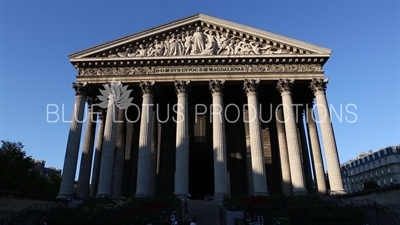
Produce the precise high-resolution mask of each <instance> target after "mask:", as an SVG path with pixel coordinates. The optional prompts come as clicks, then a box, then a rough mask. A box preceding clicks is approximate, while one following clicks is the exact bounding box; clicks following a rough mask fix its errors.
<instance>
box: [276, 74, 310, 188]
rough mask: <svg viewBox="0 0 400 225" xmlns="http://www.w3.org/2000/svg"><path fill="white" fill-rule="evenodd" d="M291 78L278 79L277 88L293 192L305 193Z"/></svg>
mask: <svg viewBox="0 0 400 225" xmlns="http://www.w3.org/2000/svg"><path fill="white" fill-rule="evenodd" d="M292 85H293V80H289V79H285V80H284V79H280V80H279V81H278V85H277V88H278V90H279V92H280V93H281V96H282V107H283V115H284V121H285V132H286V141H287V148H288V153H289V164H290V174H291V177H292V191H293V194H307V191H306V188H305V183H304V173H303V167H302V165H301V152H300V150H301V148H300V142H299V138H298V135H297V128H296V119H295V115H294V110H293V102H292V93H291V89H292Z"/></svg>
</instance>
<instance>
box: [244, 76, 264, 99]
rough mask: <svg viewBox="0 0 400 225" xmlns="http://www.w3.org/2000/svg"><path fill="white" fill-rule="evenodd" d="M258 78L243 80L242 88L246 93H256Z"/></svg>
mask: <svg viewBox="0 0 400 225" xmlns="http://www.w3.org/2000/svg"><path fill="white" fill-rule="evenodd" d="M259 84H260V79H257V80H256V79H245V80H244V82H243V90H244V91H245V92H246V95H248V94H257V92H258V85H259Z"/></svg>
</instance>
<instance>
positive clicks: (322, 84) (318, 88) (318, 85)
mask: <svg viewBox="0 0 400 225" xmlns="http://www.w3.org/2000/svg"><path fill="white" fill-rule="evenodd" d="M327 83H328V79H315V78H314V79H313V80H312V81H311V89H312V91H313V92H314V96H315V99H316V103H317V109H318V118H319V120H320V121H319V122H320V123H321V133H322V142H323V145H324V150H325V157H326V163H327V166H328V177H329V184H330V187H331V190H332V191H335V192H339V193H345V190H344V188H343V181H342V175H341V172H340V164H339V156H338V152H337V148H336V141H335V135H334V133H333V127H332V122H331V116H330V114H329V107H328V103H327V100H326V96H325V91H326V85H327Z"/></svg>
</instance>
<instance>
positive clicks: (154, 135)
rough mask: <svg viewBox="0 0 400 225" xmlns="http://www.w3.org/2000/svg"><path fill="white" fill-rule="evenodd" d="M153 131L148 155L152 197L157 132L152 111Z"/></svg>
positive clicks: (154, 185) (155, 165)
mask: <svg viewBox="0 0 400 225" xmlns="http://www.w3.org/2000/svg"><path fill="white" fill-rule="evenodd" d="M151 119H152V120H153V131H152V133H151V155H150V159H151V160H150V175H149V176H150V196H151V197H154V196H155V194H156V170H157V144H158V141H157V133H158V129H157V128H158V124H157V119H156V114H155V113H154V112H153V117H152V118H151Z"/></svg>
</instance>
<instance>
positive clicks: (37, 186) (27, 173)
mask: <svg viewBox="0 0 400 225" xmlns="http://www.w3.org/2000/svg"><path fill="white" fill-rule="evenodd" d="M23 148H24V145H23V144H22V143H21V142H11V141H4V140H2V141H1V147H0V181H1V182H0V189H3V190H8V191H15V192H22V193H24V194H29V195H35V196H40V197H55V196H56V195H57V192H58V189H59V186H60V182H61V178H60V176H57V175H53V176H51V177H50V178H45V177H41V176H40V174H39V172H38V171H36V170H35V169H34V166H35V163H34V160H33V159H32V157H31V156H27V155H26V152H25V151H23Z"/></svg>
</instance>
